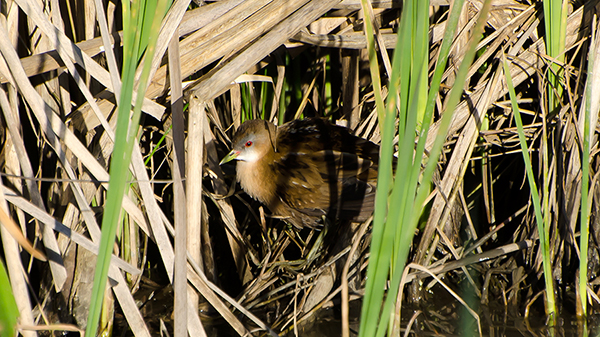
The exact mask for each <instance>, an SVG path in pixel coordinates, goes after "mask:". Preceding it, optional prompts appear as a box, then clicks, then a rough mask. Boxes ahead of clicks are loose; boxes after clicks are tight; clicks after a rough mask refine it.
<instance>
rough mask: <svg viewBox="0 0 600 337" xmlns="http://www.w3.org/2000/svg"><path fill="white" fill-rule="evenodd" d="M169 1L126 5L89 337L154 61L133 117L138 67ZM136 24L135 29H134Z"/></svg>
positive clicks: (150, 48) (145, 73)
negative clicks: (148, 21)
mask: <svg viewBox="0 0 600 337" xmlns="http://www.w3.org/2000/svg"><path fill="white" fill-rule="evenodd" d="M166 3H167V1H166V0H159V1H158V3H156V4H155V6H150V8H152V9H153V10H154V11H153V12H152V13H144V11H143V10H144V8H147V7H146V6H145V1H134V2H133V3H131V6H130V4H129V2H128V1H125V2H124V3H123V13H124V15H123V17H124V20H123V21H124V25H125V26H124V29H123V30H124V33H123V54H124V57H123V62H124V64H123V74H122V80H123V86H122V88H121V97H120V100H119V102H120V103H121V104H120V105H119V107H118V116H117V127H116V132H115V146H114V150H113V157H112V160H111V165H110V180H109V188H108V192H107V198H106V205H105V212H104V216H103V218H102V237H101V239H100V249H99V253H98V260H97V263H96V273H95V275H94V285H93V288H92V299H91V303H90V312H89V316H88V325H87V327H86V332H85V334H86V336H90V337H91V336H95V335H96V330H97V327H98V321H99V319H100V314H101V311H102V303H103V298H104V290H105V286H106V280H107V277H108V268H109V266H110V260H111V254H112V250H113V245H114V242H115V235H116V232H117V227H118V224H119V223H120V222H121V221H120V215H121V204H122V202H123V195H124V193H125V190H126V187H127V181H128V179H129V176H130V173H129V169H128V168H129V163H130V162H131V152H132V150H133V145H134V142H135V140H136V135H137V129H138V125H139V119H140V115H141V106H142V101H143V99H144V92H145V89H146V84H147V81H148V76H149V73H150V66H151V62H150V61H149V60H151V59H152V57H147V60H148V62H144V65H143V66H144V68H143V71H142V75H141V77H140V82H139V85H138V91H137V97H136V104H135V106H134V109H133V114H131V104H130V102H131V100H132V96H133V91H134V85H133V84H134V76H135V70H136V68H137V63H138V55H139V51H140V50H141V48H140V46H141V45H143V46H146V47H145V49H146V53H147V55H148V56H152V55H153V54H154V48H155V45H156V38H157V36H158V29H159V27H160V22H161V20H162V18H163V16H164V15H163V14H164V13H165V11H166ZM143 17H152V19H153V20H151V23H152V25H151V27H146V29H147V30H149V31H150V34H149V35H148V37H149V40H147V41H140V39H141V31H142V29H144V23H143V22H144V20H143ZM133 24H136V26H133Z"/></svg>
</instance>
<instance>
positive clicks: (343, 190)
mask: <svg viewBox="0 0 600 337" xmlns="http://www.w3.org/2000/svg"><path fill="white" fill-rule="evenodd" d="M233 160H235V161H236V180H237V181H238V182H239V184H240V186H241V187H242V189H243V190H244V192H246V193H247V194H248V195H250V196H251V197H252V198H254V199H255V200H258V201H260V202H261V203H262V204H264V205H266V206H267V208H268V209H269V210H270V211H271V215H272V217H277V218H281V219H283V220H284V221H286V222H288V223H289V224H291V225H293V226H294V227H295V228H297V229H299V230H300V229H303V228H306V227H309V228H319V227H320V226H322V225H323V221H324V219H323V218H324V217H325V218H326V219H328V220H333V221H335V220H350V221H355V222H364V221H366V220H367V219H368V218H369V217H370V216H371V214H372V213H373V208H374V201H375V190H376V187H377V169H378V160H379V146H378V145H376V144H375V143H373V142H370V141H368V140H366V139H363V138H361V137H358V136H355V135H353V134H352V133H351V132H350V131H349V130H348V129H347V128H345V127H342V126H338V125H335V124H332V123H330V122H329V121H328V120H326V119H324V118H319V117H313V118H306V119H295V120H292V121H290V122H287V123H285V124H283V125H281V126H279V127H277V126H276V125H274V124H272V123H270V122H268V121H265V120H261V119H253V120H248V121H245V122H244V123H242V124H241V125H240V126H239V128H238V129H237V130H236V132H235V134H234V136H233V138H232V150H231V151H230V152H229V153H228V154H227V155H226V156H225V157H224V158H223V159H222V160H221V162H220V164H221V165H222V164H225V163H227V162H230V161H233Z"/></svg>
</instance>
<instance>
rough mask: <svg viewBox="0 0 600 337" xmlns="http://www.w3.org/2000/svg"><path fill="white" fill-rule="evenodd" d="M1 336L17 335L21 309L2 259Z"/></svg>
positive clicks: (0, 272)
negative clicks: (16, 328) (16, 330)
mask: <svg viewBox="0 0 600 337" xmlns="http://www.w3.org/2000/svg"><path fill="white" fill-rule="evenodd" d="M0 289H1V290H0V336H1V337H5V336H6V337H9V336H15V327H16V326H17V317H18V316H19V310H18V309H17V302H15V298H14V296H13V293H12V287H11V286H10V280H9V279H8V274H7V273H6V268H5V267H4V262H3V261H1V260H0Z"/></svg>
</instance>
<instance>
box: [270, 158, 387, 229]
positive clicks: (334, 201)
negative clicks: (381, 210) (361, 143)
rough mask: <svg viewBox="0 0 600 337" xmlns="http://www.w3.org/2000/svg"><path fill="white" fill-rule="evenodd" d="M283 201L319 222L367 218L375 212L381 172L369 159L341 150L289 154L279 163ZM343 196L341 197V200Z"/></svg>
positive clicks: (280, 192) (281, 197) (279, 183)
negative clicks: (281, 173)
mask: <svg viewBox="0 0 600 337" xmlns="http://www.w3.org/2000/svg"><path fill="white" fill-rule="evenodd" d="M278 165H280V167H279V172H286V174H285V175H282V176H280V177H279V179H278V186H279V188H278V194H279V197H280V199H281V201H282V202H283V203H284V204H286V205H287V206H288V207H290V208H293V209H295V210H297V211H299V212H301V213H303V214H305V215H308V216H311V217H315V218H316V219H315V220H318V218H320V217H321V216H322V215H328V216H331V217H335V218H345V219H356V218H360V219H363V218H365V219H366V217H368V216H369V215H370V214H371V213H372V211H373V207H372V204H373V200H374V195H375V182H376V177H377V173H376V171H375V170H373V168H372V166H373V164H372V163H371V162H370V161H369V160H368V159H363V158H360V157H358V156H356V155H353V154H349V153H343V152H338V151H329V150H327V151H319V152H316V153H311V154H305V153H294V154H288V155H287V156H285V157H284V158H282V159H281V160H280V161H278ZM340 196H341V197H340Z"/></svg>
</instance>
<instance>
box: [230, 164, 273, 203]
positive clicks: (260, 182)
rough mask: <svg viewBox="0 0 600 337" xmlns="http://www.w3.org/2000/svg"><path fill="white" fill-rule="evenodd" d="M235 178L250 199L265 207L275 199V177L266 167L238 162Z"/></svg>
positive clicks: (271, 170)
mask: <svg viewBox="0 0 600 337" xmlns="http://www.w3.org/2000/svg"><path fill="white" fill-rule="evenodd" d="M236 176H237V181H238V182H239V183H240V185H241V186H242V189H243V190H244V192H246V193H247V194H248V195H249V196H251V197H252V198H254V199H256V200H258V201H260V202H262V203H263V204H266V205H269V204H270V203H271V202H273V200H274V199H275V192H276V190H277V187H276V176H275V173H274V172H273V169H272V168H270V167H269V166H268V165H262V164H261V163H260V161H259V162H255V163H250V162H245V161H238V162H237V168H236Z"/></svg>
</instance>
